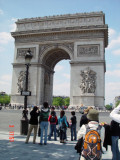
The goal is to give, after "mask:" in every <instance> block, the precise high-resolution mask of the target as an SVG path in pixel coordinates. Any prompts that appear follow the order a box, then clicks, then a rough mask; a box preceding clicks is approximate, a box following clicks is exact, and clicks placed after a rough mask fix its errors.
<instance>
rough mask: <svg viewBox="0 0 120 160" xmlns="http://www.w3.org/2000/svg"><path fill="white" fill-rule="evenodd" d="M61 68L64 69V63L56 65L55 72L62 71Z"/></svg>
mask: <svg viewBox="0 0 120 160" xmlns="http://www.w3.org/2000/svg"><path fill="white" fill-rule="evenodd" d="M61 70H63V66H62V65H56V66H55V72H57V71H61Z"/></svg>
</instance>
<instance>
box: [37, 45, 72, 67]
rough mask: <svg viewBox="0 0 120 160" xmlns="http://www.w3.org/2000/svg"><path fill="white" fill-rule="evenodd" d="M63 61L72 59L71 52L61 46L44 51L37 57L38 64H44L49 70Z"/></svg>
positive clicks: (54, 46)
mask: <svg viewBox="0 0 120 160" xmlns="http://www.w3.org/2000/svg"><path fill="white" fill-rule="evenodd" d="M63 59H70V60H72V59H73V53H72V51H71V50H70V49H69V48H68V47H65V46H63V45H57V46H56V45H54V44H53V46H50V47H48V48H47V49H45V50H44V51H43V52H42V53H41V54H40V56H39V63H41V64H44V65H46V66H48V67H50V68H51V69H54V67H55V65H56V64H57V63H58V62H59V61H61V60H63Z"/></svg>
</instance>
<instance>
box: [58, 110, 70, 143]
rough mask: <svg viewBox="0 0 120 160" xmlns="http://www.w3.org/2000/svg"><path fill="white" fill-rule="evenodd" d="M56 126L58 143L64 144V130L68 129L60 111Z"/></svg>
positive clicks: (64, 117)
mask: <svg viewBox="0 0 120 160" xmlns="http://www.w3.org/2000/svg"><path fill="white" fill-rule="evenodd" d="M58 125H59V130H60V143H65V139H66V128H67V127H68V124H67V119H66V116H65V112H64V111H63V110H62V111H61V112H60V116H59V118H58Z"/></svg>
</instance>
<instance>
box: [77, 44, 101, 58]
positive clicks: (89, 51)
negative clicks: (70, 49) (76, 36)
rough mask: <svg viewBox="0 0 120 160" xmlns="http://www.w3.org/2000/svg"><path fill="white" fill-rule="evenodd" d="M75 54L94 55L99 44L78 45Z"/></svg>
mask: <svg viewBox="0 0 120 160" xmlns="http://www.w3.org/2000/svg"><path fill="white" fill-rule="evenodd" d="M77 49H78V51H77V56H78V57H80V56H96V55H99V46H98V45H91V46H89V45H85V46H78V48H77Z"/></svg>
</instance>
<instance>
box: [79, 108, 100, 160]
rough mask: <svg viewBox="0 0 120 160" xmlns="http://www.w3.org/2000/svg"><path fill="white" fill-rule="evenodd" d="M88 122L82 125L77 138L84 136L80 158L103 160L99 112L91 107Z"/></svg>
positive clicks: (84, 159) (83, 159)
mask: <svg viewBox="0 0 120 160" xmlns="http://www.w3.org/2000/svg"><path fill="white" fill-rule="evenodd" d="M87 118H88V124H86V125H84V124H83V125H82V126H81V128H80V130H79V131H78V134H77V139H78V140H79V139H81V138H83V145H82V152H81V159H80V160H86V159H87V160H101V156H102V148H101V138H100V130H101V125H99V112H98V111H97V110H96V109H90V110H89V112H88V114H87Z"/></svg>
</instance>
